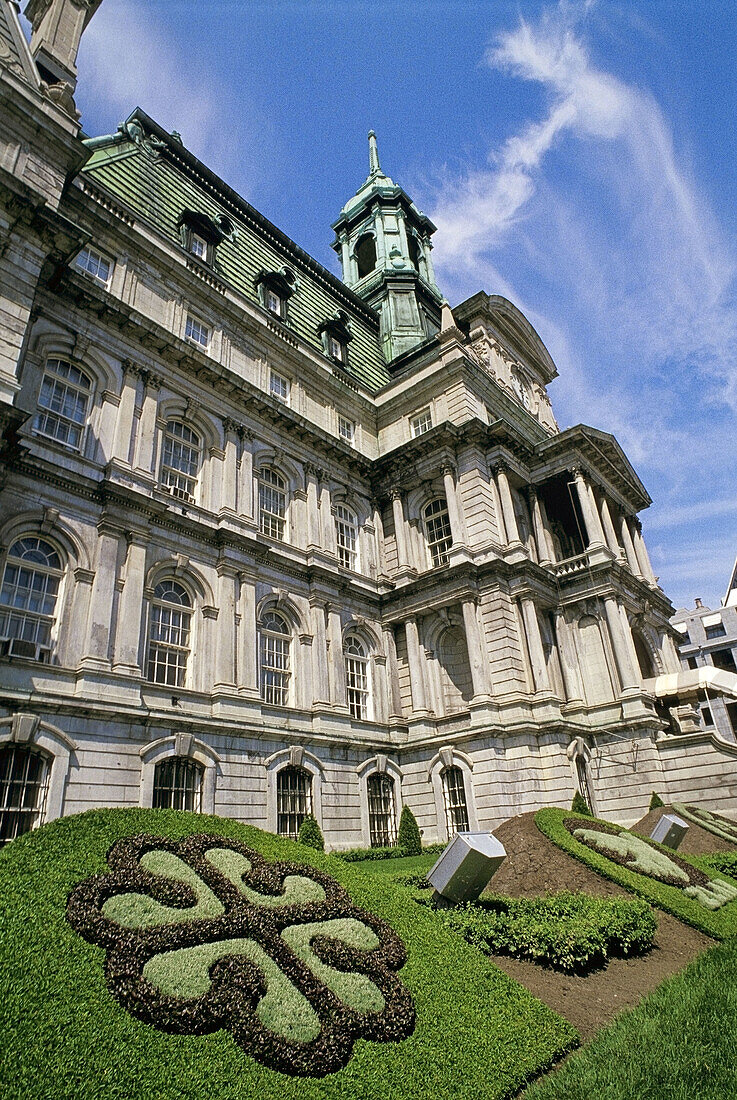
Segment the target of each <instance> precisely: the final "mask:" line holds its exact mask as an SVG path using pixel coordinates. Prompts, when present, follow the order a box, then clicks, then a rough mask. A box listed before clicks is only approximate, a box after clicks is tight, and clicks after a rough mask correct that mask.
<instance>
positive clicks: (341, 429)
mask: <svg viewBox="0 0 737 1100" xmlns="http://www.w3.org/2000/svg"><path fill="white" fill-rule="evenodd" d="M338 435H339V436H340V438H341V439H343V440H345V442H346V443H350V445H351V447H352V446H353V444H354V443H355V441H356V425H355V422H354V421H353V420H348V418H347V417H345V416H339V417H338Z"/></svg>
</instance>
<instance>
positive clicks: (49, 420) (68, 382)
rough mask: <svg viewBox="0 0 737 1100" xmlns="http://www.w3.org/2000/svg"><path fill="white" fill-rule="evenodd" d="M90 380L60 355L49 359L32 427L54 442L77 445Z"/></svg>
mask: <svg viewBox="0 0 737 1100" xmlns="http://www.w3.org/2000/svg"><path fill="white" fill-rule="evenodd" d="M91 389H92V383H91V381H90V379H89V378H88V377H87V375H86V374H83V373H82V371H80V370H79V369H78V368H77V367H73V366H72V365H71V364H70V363H67V362H65V361H64V360H62V359H49V361H48V362H47V364H46V368H45V371H44V376H43V380H42V382H41V389H40V391H39V395H38V412H37V413H36V417H35V420H34V423H33V430H34V431H35V432H36V433H37V434H38V435H44V436H47V437H48V438H49V439H54V440H55V441H56V442H57V443H63V444H64V445H65V446H68V447H73V448H75V449H77V450H78V449H79V447H80V445H81V443H82V435H83V430H84V425H85V424H86V422H87V414H88V405H89V398H90V392H91Z"/></svg>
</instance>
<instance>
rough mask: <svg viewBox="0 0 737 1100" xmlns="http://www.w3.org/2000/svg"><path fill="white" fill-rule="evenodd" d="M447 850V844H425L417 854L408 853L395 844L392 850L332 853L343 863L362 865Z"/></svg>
mask: <svg viewBox="0 0 737 1100" xmlns="http://www.w3.org/2000/svg"><path fill="white" fill-rule="evenodd" d="M446 848H447V844H426V845H425V847H424V848H422V849H421V851H419V852H410V851H409V850H408V849H407V848H403V847H401V845H399V844H397V845H395V846H394V847H393V848H348V849H346V851H344V852H335V853H333V854H334V855H335V856H336V857H337V858H338V859H342V860H343V861H344V862H345V863H362V862H364V861H376V860H377V859H405V858H406V857H407V856H415V855H423V856H434V855H440V853H441V852H444V851H445V849H446Z"/></svg>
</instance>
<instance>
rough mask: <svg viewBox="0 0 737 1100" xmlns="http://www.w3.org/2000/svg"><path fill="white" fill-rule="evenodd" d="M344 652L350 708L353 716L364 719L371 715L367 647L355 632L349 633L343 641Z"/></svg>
mask: <svg viewBox="0 0 737 1100" xmlns="http://www.w3.org/2000/svg"><path fill="white" fill-rule="evenodd" d="M343 652H344V654H345V679H346V688H347V691H348V709H349V710H350V712H351V717H352V718H357V719H359V720H360V721H363V720H365V719H366V718H368V717H369V662H368V657H367V655H366V647H365V646H364V644H363V642H362V641H361V639H360V638H358V637H357V636H356V635H355V634H349V635H348V637H347V638H346V640H345V642H344V643H343Z"/></svg>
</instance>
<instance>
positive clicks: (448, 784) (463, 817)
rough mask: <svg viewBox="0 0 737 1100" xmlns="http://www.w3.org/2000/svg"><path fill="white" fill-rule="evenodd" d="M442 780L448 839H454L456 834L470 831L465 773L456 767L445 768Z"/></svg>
mask: <svg viewBox="0 0 737 1100" xmlns="http://www.w3.org/2000/svg"><path fill="white" fill-rule="evenodd" d="M441 780H442V784H443V804H444V806H445V825H446V828H447V830H448V837H449V838H450V837H452V836H453V835H454V834H455V833H467V832H468V829H469V825H468V805H467V803H466V785H465V783H464V781H463V772H462V771H461V769H460V768H458V767H455V766H454V767H451V768H445V769H444V771H443V774H442V776H441Z"/></svg>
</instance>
